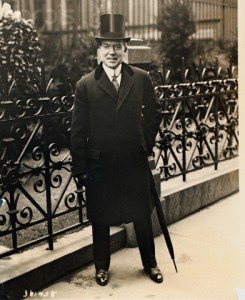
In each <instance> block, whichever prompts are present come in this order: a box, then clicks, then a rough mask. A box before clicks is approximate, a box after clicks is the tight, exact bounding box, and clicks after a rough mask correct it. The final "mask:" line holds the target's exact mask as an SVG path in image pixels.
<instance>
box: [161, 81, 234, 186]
mask: <svg viewBox="0 0 245 300" xmlns="http://www.w3.org/2000/svg"><path fill="white" fill-rule="evenodd" d="M156 92H157V94H158V96H159V99H160V102H161V105H162V114H163V121H162V124H161V128H160V131H159V135H158V137H157V140H156V147H157V149H158V150H157V151H156V167H157V168H159V169H160V172H161V179H162V180H168V179H170V178H172V177H176V176H179V175H182V176H183V180H184V181H185V180H186V174H187V173H189V172H193V171H196V170H198V169H201V168H204V167H207V166H210V165H214V168H215V169H217V168H218V163H219V162H221V161H223V160H227V159H230V158H233V157H235V156H237V155H238V81H237V80H236V79H224V80H221V79H218V80H212V81H206V82H205V81H203V82H193V83H181V84H176V85H162V86H157V87H156Z"/></svg>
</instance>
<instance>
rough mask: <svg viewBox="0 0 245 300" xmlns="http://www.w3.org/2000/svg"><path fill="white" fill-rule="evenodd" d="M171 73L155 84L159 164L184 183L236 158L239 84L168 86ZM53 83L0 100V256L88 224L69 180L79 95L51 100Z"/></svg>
mask: <svg viewBox="0 0 245 300" xmlns="http://www.w3.org/2000/svg"><path fill="white" fill-rule="evenodd" d="M217 70H218V69H217ZM181 72H182V74H186V75H187V73H188V72H187V71H184V70H182V71H181ZM200 72H201V74H204V72H203V71H202V70H200ZM216 73H217V74H216V75H217V76H218V72H216ZM168 74H169V71H166V72H165V73H164V72H163V74H162V77H163V78H164V82H163V84H162V85H158V86H156V92H157V94H158V96H159V99H160V102H161V105H162V113H163V121H162V124H161V127H160V130H159V134H158V136H157V140H156V149H157V150H156V157H155V158H156V167H157V168H158V169H159V170H160V172H161V179H162V180H168V179H170V178H172V177H175V176H183V180H185V179H186V175H187V173H189V172H192V171H196V170H198V169H200V168H203V167H206V166H209V165H212V164H213V165H214V166H215V169H217V167H218V163H219V162H220V161H222V160H226V159H230V158H233V157H235V156H237V155H238V81H237V80H236V79H229V78H226V79H215V80H211V81H204V80H202V81H199V82H192V83H179V84H170V83H168ZM217 78H218V77H217ZM200 79H203V78H202V77H200ZM183 81H185V80H184V79H183ZM51 85H52V84H51V81H50V82H49V83H48V84H47V86H46V84H45V80H44V76H43V77H42V81H41V84H40V86H39V95H40V96H39V97H37V98H33V99H29V100H16V99H15V100H11V89H13V88H14V83H13V82H12V83H10V84H9V87H7V86H5V88H4V90H5V93H4V98H3V99H1V101H0V200H1V203H0V204H1V205H0V246H5V247H6V248H4V247H3V248H1V247H0V258H1V257H4V256H8V255H11V254H12V253H14V252H17V251H21V250H24V249H26V248H28V247H31V246H34V245H36V244H39V243H41V242H45V243H48V247H49V249H53V244H54V240H55V238H56V237H57V236H58V235H61V234H63V233H65V232H67V231H70V230H75V229H77V228H81V227H83V226H86V225H87V224H89V222H88V219H87V216H86V203H85V201H84V199H83V197H78V195H77V194H76V192H75V190H76V186H75V182H74V180H73V179H72V176H71V165H72V162H71V157H70V125H71V113H72V109H73V104H74V103H73V101H74V90H73V88H72V86H70V90H69V91H68V92H67V95H65V96H63V97H62V96H55V97H52V96H50V95H51V94H50V92H49V91H50V87H51ZM9 99H10V100H9ZM2 200H4V201H2ZM2 249H3V250H2Z"/></svg>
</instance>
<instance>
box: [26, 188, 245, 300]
mask: <svg viewBox="0 0 245 300" xmlns="http://www.w3.org/2000/svg"><path fill="white" fill-rule="evenodd" d="M244 212H245V209H244V201H243V200H242V197H241V195H240V194H239V193H236V194H234V195H232V196H230V197H228V198H226V199H223V200H221V201H219V202H217V203H216V204H213V205H211V206H209V207H207V208H205V209H203V210H201V211H200V212H198V213H195V214H193V215H191V216H190V217H187V218H185V219H183V220H181V221H179V222H177V223H175V224H173V225H171V226H169V231H170V234H171V238H172V242H173V245H174V249H175V256H176V263H177V267H178V269H179V273H175V269H174V266H173V264H172V261H171V259H170V256H169V254H168V251H167V248H166V244H165V241H164V239H163V237H162V236H158V237H156V238H155V244H156V256H157V260H158V265H159V267H160V269H161V270H162V271H163V273H164V283H163V284H156V283H154V282H152V281H151V280H150V279H149V278H148V277H147V276H146V275H145V274H144V273H143V271H142V267H141V261H140V256H139V252H138V248H124V249H122V250H120V251H118V252H116V253H114V254H113V255H112V258H111V268H110V274H111V278H110V282H109V284H108V285H107V286H105V287H101V286H98V285H97V284H96V283H95V281H94V266H93V265H90V266H88V267H86V268H83V269H81V270H80V271H78V272H75V273H73V274H71V275H68V276H66V277H65V278H62V279H60V281H59V282H57V283H54V284H53V285H51V286H49V287H48V288H46V289H45V290H43V291H41V292H43V295H42V296H40V292H39V295H36V296H32V297H28V298H24V299H55V300H68V299H69V300H73V299H74V300H75V299H81V300H92V299H99V300H104V299H115V300H117V299H120V300H129V299H130V300H131V299H133V300H141V299H157V300H160V299H161V300H162V299H168V300H194V299H195V300H197V299H201V300H202V299H203V300H233V299H234V300H235V299H236V300H237V299H239V300H243V299H245V296H244V294H245V218H244Z"/></svg>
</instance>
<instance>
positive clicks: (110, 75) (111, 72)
mask: <svg viewBox="0 0 245 300" xmlns="http://www.w3.org/2000/svg"><path fill="white" fill-rule="evenodd" d="M102 66H103V69H104V71H105V72H106V75H107V76H108V78H109V79H110V81H112V79H113V76H114V74H115V75H116V77H117V82H118V84H119V86H120V83H121V79H122V73H121V70H122V64H120V65H119V66H118V67H117V68H116V69H111V68H108V67H107V66H106V65H105V64H102Z"/></svg>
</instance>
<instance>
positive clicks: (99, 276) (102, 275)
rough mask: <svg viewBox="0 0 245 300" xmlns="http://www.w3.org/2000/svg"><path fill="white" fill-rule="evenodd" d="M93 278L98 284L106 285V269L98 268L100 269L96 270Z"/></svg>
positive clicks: (107, 276)
mask: <svg viewBox="0 0 245 300" xmlns="http://www.w3.org/2000/svg"><path fill="white" fill-rule="evenodd" d="M95 279H96V282H97V283H98V284H99V285H102V286H104V285H107V283H108V282H109V273H108V270H106V269H100V270H98V271H96V274H95Z"/></svg>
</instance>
